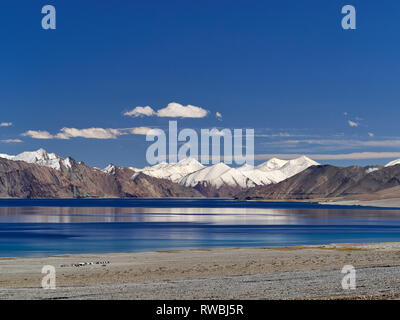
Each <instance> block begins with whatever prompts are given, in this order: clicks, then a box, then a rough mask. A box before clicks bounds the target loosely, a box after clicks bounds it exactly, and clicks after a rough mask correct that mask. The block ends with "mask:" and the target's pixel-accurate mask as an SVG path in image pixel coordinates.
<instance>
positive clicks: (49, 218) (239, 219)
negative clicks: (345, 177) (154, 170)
mask: <svg viewBox="0 0 400 320" xmlns="http://www.w3.org/2000/svg"><path fill="white" fill-rule="evenodd" d="M399 218H400V210H363V209H331V208H329V207H328V208H326V209H268V208H263V209H258V208H144V207H141V208H120V207H117V208H106V207H99V208H95V207H90V208H82V207H0V224H1V223H94V222H159V223H161V222H170V223H172V222H190V223H207V224H222V225H253V224H254V225H299V224H305V225H310V224H316V225H319V224H330V225H342V224H345V225H349V224H363V225H400V219H399ZM0 227H1V225H0Z"/></svg>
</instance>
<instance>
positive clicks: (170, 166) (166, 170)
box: [132, 158, 204, 182]
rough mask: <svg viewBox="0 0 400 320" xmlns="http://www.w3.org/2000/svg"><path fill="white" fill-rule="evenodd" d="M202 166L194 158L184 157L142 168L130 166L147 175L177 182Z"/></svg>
mask: <svg viewBox="0 0 400 320" xmlns="http://www.w3.org/2000/svg"><path fill="white" fill-rule="evenodd" d="M203 168H204V166H203V165H202V164H201V163H200V162H198V161H197V160H196V159H194V158H184V159H182V160H180V161H179V162H177V163H167V162H161V163H159V164H156V165H155V166H152V167H145V168H143V169H136V168H132V169H133V170H134V171H136V172H142V173H144V174H146V175H148V176H152V177H156V178H161V179H169V180H171V181H173V182H178V181H179V180H181V179H182V178H183V177H184V176H186V175H188V174H190V173H193V172H195V171H198V170H201V169H203Z"/></svg>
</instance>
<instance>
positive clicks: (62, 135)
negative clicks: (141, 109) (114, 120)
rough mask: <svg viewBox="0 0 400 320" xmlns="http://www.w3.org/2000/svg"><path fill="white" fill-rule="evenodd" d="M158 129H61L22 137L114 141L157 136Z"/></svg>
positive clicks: (31, 131) (29, 133) (35, 132)
mask: <svg viewBox="0 0 400 320" xmlns="http://www.w3.org/2000/svg"><path fill="white" fill-rule="evenodd" d="M158 132H159V131H158V129H152V128H148V127H135V128H124V129H112V128H107V129H105V128H87V129H77V128H62V129H61V130H60V132H58V133H57V134H54V135H53V134H51V133H49V132H48V131H35V130H28V131H27V132H25V133H23V134H22V136H25V137H31V138H33V139H64V140H68V139H71V138H85V139H102V140H105V139H116V138H118V137H119V136H123V135H127V134H138V135H147V134H154V135H157V133H158Z"/></svg>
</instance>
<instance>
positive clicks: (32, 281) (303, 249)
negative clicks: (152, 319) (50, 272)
mask: <svg viewBox="0 0 400 320" xmlns="http://www.w3.org/2000/svg"><path fill="white" fill-rule="evenodd" d="M399 257H400V242H382V243H358V244H354V243H341V244H329V245H304V246H293V247H275V248H231V249H191V250H168V251H153V252H137V253H111V254H77V255H60V256H50V257H45V258H0V299H56V298H57V299H177V300H181V299H189V300H190V299H366V298H367V299H387V298H393V299H394V298H400V286H399V285H398V279H399V278H400V263H399V262H398V261H399V260H398V259H399ZM107 261H109V264H107V263H105V264H96V262H107ZM83 262H87V263H88V264H87V265H83V266H79V267H77V266H73V265H74V264H79V263H83ZM91 262H92V263H93V264H89V263H91ZM349 264H350V265H353V266H354V267H355V268H356V270H357V285H358V287H357V289H356V290H347V291H345V290H343V289H342V288H341V280H342V278H343V276H344V275H343V274H342V273H341V270H342V268H343V266H344V265H349ZM44 265H53V266H54V267H55V268H56V282H57V289H56V290H44V289H42V288H41V280H42V277H43V276H44V274H42V273H41V269H42V267H43V266H44Z"/></svg>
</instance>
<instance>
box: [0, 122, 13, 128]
mask: <svg viewBox="0 0 400 320" xmlns="http://www.w3.org/2000/svg"><path fill="white" fill-rule="evenodd" d="M12 125H13V123H12V122H1V123H0V127H11V126H12Z"/></svg>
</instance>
